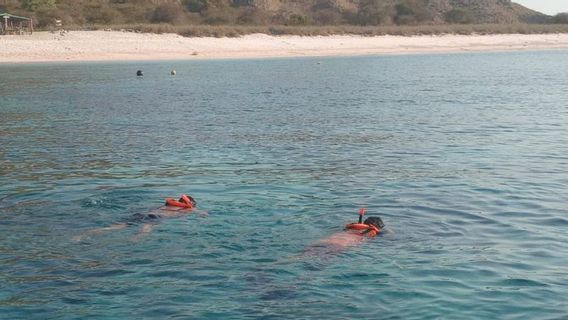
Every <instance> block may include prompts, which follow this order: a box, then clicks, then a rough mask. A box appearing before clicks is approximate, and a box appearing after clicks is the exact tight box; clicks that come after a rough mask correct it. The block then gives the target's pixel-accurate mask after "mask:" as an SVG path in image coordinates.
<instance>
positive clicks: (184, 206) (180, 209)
mask: <svg viewBox="0 0 568 320" xmlns="http://www.w3.org/2000/svg"><path fill="white" fill-rule="evenodd" d="M196 206H197V202H196V201H195V199H193V198H192V197H190V196H188V195H185V194H182V195H181V197H180V198H179V200H175V199H173V198H166V204H165V206H163V207H160V208H159V209H157V210H155V211H152V212H150V213H135V214H133V215H132V216H130V217H128V218H126V219H124V220H122V221H120V222H117V223H114V224H112V225H110V226H108V227H105V228H98V229H94V230H91V231H88V232H86V233H85V234H82V235H79V236H76V237H74V238H73V239H74V240H75V241H81V240H83V239H84V238H85V237H89V236H93V235H96V234H99V233H101V232H104V231H113V230H121V229H124V228H126V227H128V226H133V225H141V226H140V230H139V231H138V233H137V234H136V238H140V237H142V236H144V235H146V234H148V233H150V232H151V231H152V229H153V228H154V225H156V224H158V223H159V222H160V220H162V219H169V218H178V217H182V216H185V215H188V214H190V213H194V212H197V211H196V209H195V207H196ZM197 213H199V215H201V216H205V215H207V212H204V211H200V212H197Z"/></svg>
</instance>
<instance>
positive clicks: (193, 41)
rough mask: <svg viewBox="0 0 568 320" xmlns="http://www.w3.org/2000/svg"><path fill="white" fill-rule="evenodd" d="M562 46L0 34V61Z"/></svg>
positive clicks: (563, 40)
mask: <svg viewBox="0 0 568 320" xmlns="http://www.w3.org/2000/svg"><path fill="white" fill-rule="evenodd" d="M560 48H568V34H544V35H520V34H510V35H472V36H461V35H443V36H414V37H400V36H380V37H361V36H323V37H300V36H268V35H264V34H253V35H248V36H244V37H240V38H184V37H181V36H178V35H175V34H162V35H158V34H140V33H131V32H119V31H71V32H68V33H64V34H60V33H49V32H37V33H34V34H33V35H31V36H30V35H26V36H0V63H2V62H10V63H12V62H40V61H46V62H48V61H109V60H174V59H200V58H201V59H202V58H253V57H292V56H334V55H372V54H400V53H428V52H462V51H502V50H537V49H560Z"/></svg>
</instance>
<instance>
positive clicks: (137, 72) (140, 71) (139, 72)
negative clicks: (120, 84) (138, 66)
mask: <svg viewBox="0 0 568 320" xmlns="http://www.w3.org/2000/svg"><path fill="white" fill-rule="evenodd" d="M136 75H137V76H139V77H141V76H143V75H144V74H143V73H142V70H138V71H136Z"/></svg>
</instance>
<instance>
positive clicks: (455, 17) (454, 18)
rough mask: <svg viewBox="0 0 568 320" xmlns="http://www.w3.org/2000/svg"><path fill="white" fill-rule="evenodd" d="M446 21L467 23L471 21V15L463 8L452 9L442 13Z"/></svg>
mask: <svg viewBox="0 0 568 320" xmlns="http://www.w3.org/2000/svg"><path fill="white" fill-rule="evenodd" d="M444 17H445V20H446V22H448V23H461V24H467V23H472V22H473V16H472V14H471V13H470V12H469V11H466V10H463V9H453V10H450V11H448V12H446V14H445V15H444Z"/></svg>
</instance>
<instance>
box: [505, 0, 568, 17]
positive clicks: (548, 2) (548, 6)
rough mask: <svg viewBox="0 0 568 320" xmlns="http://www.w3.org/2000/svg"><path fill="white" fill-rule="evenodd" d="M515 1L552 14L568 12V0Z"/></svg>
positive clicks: (514, 0)
mask: <svg viewBox="0 0 568 320" xmlns="http://www.w3.org/2000/svg"><path fill="white" fill-rule="evenodd" d="M513 2H516V3H518V4H522V5H523V6H525V7H528V8H530V9H533V10H536V11H540V12H542V13H546V14H550V15H554V14H557V13H560V12H568V0H513Z"/></svg>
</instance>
